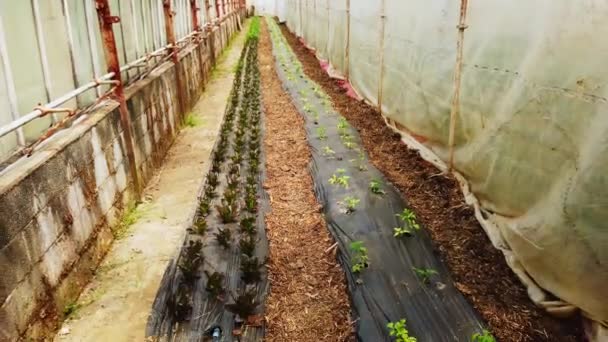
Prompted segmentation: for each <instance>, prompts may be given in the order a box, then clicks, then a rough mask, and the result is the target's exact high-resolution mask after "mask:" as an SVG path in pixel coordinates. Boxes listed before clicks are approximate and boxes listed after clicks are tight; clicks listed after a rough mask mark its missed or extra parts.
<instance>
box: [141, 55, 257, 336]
mask: <svg viewBox="0 0 608 342" xmlns="http://www.w3.org/2000/svg"><path fill="white" fill-rule="evenodd" d="M250 46H251V45H249V44H247V45H246V46H245V47H244V51H246V49H247V51H251V50H250V49H248V48H249V47H250ZM254 46H255V45H254ZM245 55H246V53H243V54H242V57H241V58H244V57H243V56H245ZM253 63H254V64H255V65H254V66H253V68H257V60H254V61H253ZM247 65H248V66H249V63H247ZM243 70H246V68H244V69H243ZM252 72H253V71H252ZM244 73H246V72H244ZM245 76H246V75H243V77H245ZM243 84H244V82H240V85H241V86H243ZM241 92H242V91H241ZM241 92H240V93H241ZM239 103H240V105H239V106H238V109H237V110H235V122H234V123H233V125H235V126H236V117H237V115H236V112H238V111H239V110H240V107H241V106H242V103H243V96H242V95H240V96H239ZM258 105H259V102H258ZM230 106H231V104H230V103H229V104H228V105H227V111H228V110H229V109H230ZM260 112H261V108H260ZM225 118H226V116H225V117H224V122H225V121H226V120H225ZM259 125H260V132H261V134H260V135H261V136H263V134H264V131H263V113H262V115H261V119H260V123H259ZM234 130H236V128H235V127H233V131H234ZM231 135H234V134H233V133H231ZM260 140H261V138H260ZM218 142H219V140H218V141H217V142H216V144H215V146H214V148H213V152H215V151H216V150H217V149H218ZM259 149H260V161H261V162H260V166H259V168H260V172H259V173H258V175H257V197H258V211H257V214H256V230H257V234H256V237H257V239H258V240H257V243H256V249H255V256H256V257H257V258H258V259H259V260H262V261H263V260H265V259H266V257H267V254H268V241H267V239H266V235H265V227H264V214H265V213H266V212H267V211H268V210H269V204H268V203H269V201H268V196H267V194H266V193H265V192H264V191H263V189H262V187H261V184H262V181H263V179H264V177H265V170H264V162H263V160H264V151H263V146H262V144H260V145H259ZM231 151H233V150H232V144H231V147H230V148H229V149H228V152H231ZM214 154H215V153H212V155H214ZM227 163H228V158H226V160H225V161H224V163H223V165H224V166H223V168H222V172H220V173H219V174H218V179H219V180H220V182H219V184H218V186H217V187H216V194H217V195H218V196H220V195H221V194H222V193H223V190H224V188H225V187H226V174H227V172H226V169H227V167H226V164H227ZM247 165H248V163H247V160H246V159H244V160H243V162H242V163H241V166H242V169H243V170H246V169H247ZM245 174H246V173H245V172H244V171H242V172H241V175H240V178H241V185H242V184H244V182H245ZM202 197H203V194H202V193H199V198H202ZM217 203H219V200H218V199H217V198H216V199H214V200H213V201H212V202H211V208H212V209H211V210H210V212H209V214H208V215H207V216H206V220H207V225H208V227H209V229H208V231H207V232H206V234H205V235H204V236H203V237H200V236H198V235H195V234H189V235H188V236H187V237H186V240H185V242H184V245H183V246H182V248H181V252H180V253H179V255H180V256H181V255H182V254H183V251H184V250H185V248H186V246H187V244H188V241H191V240H200V241H202V242H203V245H204V247H203V255H204V264H203V266H202V267H201V268H200V269H198V272H197V279H196V280H195V281H194V284H193V286H192V289H191V291H190V295H191V312H190V318H189V319H187V320H183V321H182V320H178V319H177V318H176V317H175V313H174V312H173V311H174V310H175V304H176V298H177V294H178V291H179V288H180V286H182V285H183V284H184V283H185V282H184V279H183V274H182V272H180V271H179V270H178V267H177V264H178V262H179V256H178V257H177V258H176V259H175V260H174V261H172V262H171V263H170V265H169V266H168V268H167V270H166V271H165V274H164V276H163V279H162V281H161V285H160V286H159V290H158V293H157V297H156V299H155V301H154V304H153V307H152V311H151V314H150V317H149V318H148V324H147V327H146V336H149V337H152V338H158V339H160V340H161V341H164V340H167V341H169V340H170V341H201V340H206V339H210V337H211V334H212V333H213V330H214V328H216V327H219V328H220V330H221V334H222V338H221V340H226V339H231V338H232V336H233V334H239V335H240V340H241V341H260V340H262V338H263V336H264V327H263V326H247V325H245V326H244V327H243V329H242V330H241V331H239V332H237V331H236V330H235V319H236V317H235V314H234V313H232V312H230V311H228V310H227V309H226V306H225V304H226V303H231V302H233V301H234V300H235V298H236V296H238V295H239V294H241V293H242V292H243V291H244V290H245V289H252V288H253V289H254V291H255V293H256V299H255V301H256V303H258V308H257V312H258V313H261V312H262V309H263V303H264V299H265V296H266V293H267V291H268V281H267V277H266V270H265V268H263V269H262V280H261V281H260V282H258V283H256V284H253V285H246V284H245V283H244V281H243V280H242V279H241V272H240V268H239V265H240V263H241V261H240V259H241V253H240V249H239V246H238V244H237V243H236V241H235V239H234V237H233V240H232V244H231V247H230V248H229V249H228V250H225V249H224V248H223V247H221V246H219V245H218V244H217V242H216V239H215V238H214V234H213V233H215V232H216V231H217V230H216V229H214V228H215V227H224V228H228V229H230V231H231V232H233V233H234V232H236V231H238V224H239V223H238V221H239V220H237V222H235V223H230V224H224V223H222V222H221V220H220V218H219V216H218V214H217V212H216V211H215V209H214V208H215V207H214V204H217ZM245 215H246V214H245ZM242 217H243V214H241V215H240V216H239V219H240V218H242ZM196 219H198V216H197V217H194V218H193V220H192V224H191V225H190V226H193V225H194V224H193V223H194V222H195V220H196ZM233 236H234V234H233ZM203 269H204V270H207V271H209V272H210V273H213V272H220V273H222V274H224V276H225V280H224V284H223V285H224V286H225V292H226V293H225V295H224V300H220V299H218V298H214V297H213V296H212V295H211V294H210V293H208V292H207V290H206V284H207V280H208V278H207V275H206V274H205V272H204V271H203Z"/></svg>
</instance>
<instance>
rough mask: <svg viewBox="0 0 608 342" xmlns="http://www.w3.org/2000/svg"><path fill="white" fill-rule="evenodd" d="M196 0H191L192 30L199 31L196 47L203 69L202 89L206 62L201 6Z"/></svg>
mask: <svg viewBox="0 0 608 342" xmlns="http://www.w3.org/2000/svg"><path fill="white" fill-rule="evenodd" d="M196 1H197V0H190V12H191V13H192V30H193V31H196V32H197V33H198V34H197V35H196V42H197V45H198V46H197V47H196V49H198V64H199V68H200V70H201V73H200V87H201V88H202V89H204V88H205V80H204V77H203V75H205V63H204V62H203V30H202V28H201V25H200V23H199V21H198V12H199V10H200V8H198V6H197V4H196Z"/></svg>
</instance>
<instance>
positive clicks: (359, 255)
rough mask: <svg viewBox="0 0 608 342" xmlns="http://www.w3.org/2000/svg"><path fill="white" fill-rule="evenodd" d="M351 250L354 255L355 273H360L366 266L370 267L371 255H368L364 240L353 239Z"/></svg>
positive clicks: (353, 269)
mask: <svg viewBox="0 0 608 342" xmlns="http://www.w3.org/2000/svg"><path fill="white" fill-rule="evenodd" d="M350 251H351V253H352V254H353V256H352V267H351V270H352V271H353V273H360V272H361V271H363V270H364V269H365V268H367V267H369V257H368V256H367V248H366V247H365V246H364V245H363V241H353V242H351V243H350Z"/></svg>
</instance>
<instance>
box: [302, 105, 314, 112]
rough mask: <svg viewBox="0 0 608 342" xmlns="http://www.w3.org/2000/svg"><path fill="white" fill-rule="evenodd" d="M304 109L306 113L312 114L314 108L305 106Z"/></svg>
mask: <svg viewBox="0 0 608 342" xmlns="http://www.w3.org/2000/svg"><path fill="white" fill-rule="evenodd" d="M303 108H304V111H305V112H306V113H312V108H311V107H310V105H309V104H305V105H304V107H303Z"/></svg>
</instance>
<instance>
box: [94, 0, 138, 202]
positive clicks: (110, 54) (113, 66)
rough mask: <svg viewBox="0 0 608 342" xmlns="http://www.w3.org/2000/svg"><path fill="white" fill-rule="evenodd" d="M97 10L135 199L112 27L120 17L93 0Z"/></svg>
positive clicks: (134, 168) (129, 137)
mask: <svg viewBox="0 0 608 342" xmlns="http://www.w3.org/2000/svg"><path fill="white" fill-rule="evenodd" d="M95 5H96V9H97V17H98V19H99V28H100V31H101V37H102V40H103V48H104V54H105V57H106V63H107V65H108V72H111V73H114V77H113V80H114V81H115V87H114V95H115V97H116V99H117V100H118V102H119V104H120V105H119V112H120V123H121V125H122V132H123V136H124V139H125V145H126V149H127V158H128V160H129V170H130V172H131V176H132V177H133V185H134V187H135V194H136V196H137V197H139V196H140V195H141V186H140V182H139V175H138V173H137V165H136V163H135V153H134V151H133V138H132V135H131V127H132V124H131V117H130V116H129V110H128V108H127V101H126V99H125V95H124V89H123V83H122V77H121V75H120V63H119V59H118V49H117V48H116V39H115V37H114V30H113V29H112V25H113V24H115V23H118V22H119V21H120V17H118V16H112V15H111V13H110V5H109V4H108V0H95Z"/></svg>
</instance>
